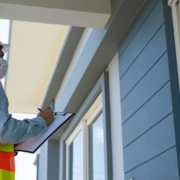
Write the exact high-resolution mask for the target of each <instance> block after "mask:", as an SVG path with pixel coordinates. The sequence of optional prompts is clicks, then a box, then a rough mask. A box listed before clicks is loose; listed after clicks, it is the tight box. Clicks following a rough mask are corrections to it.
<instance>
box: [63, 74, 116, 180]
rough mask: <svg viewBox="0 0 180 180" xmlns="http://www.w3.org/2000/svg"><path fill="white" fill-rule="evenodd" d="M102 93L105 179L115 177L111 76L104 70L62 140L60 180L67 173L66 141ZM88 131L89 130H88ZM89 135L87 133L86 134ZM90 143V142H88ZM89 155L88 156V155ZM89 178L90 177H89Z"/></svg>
mask: <svg viewBox="0 0 180 180" xmlns="http://www.w3.org/2000/svg"><path fill="white" fill-rule="evenodd" d="M101 93H102V112H103V129H104V155H105V159H104V160H105V180H112V179H113V171H112V145H111V119H110V102H109V78H108V72H104V73H103V74H102V75H101V76H100V78H99V79H98V81H97V82H96V84H95V85H94V87H93V88H92V90H91V92H90V93H89V95H88V96H87V97H86V99H85V101H84V103H83V104H82V105H81V107H80V109H79V110H78V112H77V113H76V115H75V116H74V118H73V119H72V121H71V123H70V124H69V126H68V127H67V129H66V130H65V132H64V133H63V136H62V139H61V141H60V152H61V153H60V171H59V175H60V180H66V175H67V163H68V162H67V161H66V156H67V155H66V153H67V150H66V148H67V147H66V141H67V139H68V137H69V136H70V135H71V134H72V132H73V131H74V130H75V128H76V127H77V126H78V124H80V122H81V121H83V120H84V119H83V118H85V117H86V115H87V113H88V112H89V111H90V110H91V106H92V105H93V104H94V102H95V101H96V99H97V98H98V96H99V95H100V94H101ZM86 132H87V131H86ZM84 136H87V133H86V134H85V135H84ZM86 143H88V142H86ZM86 152H87V151H86ZM86 157H87V156H86ZM86 162H87V160H86ZM86 167H87V168H86V170H89V166H88V164H86ZM84 177H86V178H87V179H88V177H89V174H88V171H86V173H84ZM88 180H89V179H88Z"/></svg>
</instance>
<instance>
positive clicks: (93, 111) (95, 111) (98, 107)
mask: <svg viewBox="0 0 180 180" xmlns="http://www.w3.org/2000/svg"><path fill="white" fill-rule="evenodd" d="M102 108H103V105H102V93H101V94H100V95H99V96H98V98H97V99H96V101H95V102H94V103H93V105H92V106H91V107H90V109H89V110H88V112H87V113H86V114H85V115H84V117H83V118H82V119H81V121H80V122H79V124H78V125H77V126H76V128H75V129H74V131H73V132H72V133H71V135H70V136H69V137H68V139H67V140H66V141H65V143H66V162H67V163H66V180H70V177H69V167H70V164H69V151H70V144H71V143H72V142H73V140H74V139H75V138H76V136H77V135H78V133H79V132H80V131H82V152H83V158H82V159H83V162H82V165H83V167H84V168H83V172H82V174H83V180H88V179H89V174H88V170H89V163H88V154H89V151H88V150H89V147H88V146H89V143H88V139H89V138H88V126H89V125H90V124H91V123H92V122H93V121H94V120H95V118H96V117H97V116H98V115H99V113H100V112H101V111H102Z"/></svg>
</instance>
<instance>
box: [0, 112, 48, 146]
mask: <svg viewBox="0 0 180 180" xmlns="http://www.w3.org/2000/svg"><path fill="white" fill-rule="evenodd" d="M46 130H47V125H46V122H45V120H44V119H43V118H42V117H40V116H39V117H36V118H34V119H24V120H17V119H15V118H12V116H11V114H8V113H6V112H3V111H1V110H0V143H8V144H18V143H20V142H22V141H24V140H26V139H29V138H32V137H35V136H37V135H39V134H40V133H41V132H43V131H46Z"/></svg>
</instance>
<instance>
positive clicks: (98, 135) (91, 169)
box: [66, 94, 105, 180]
mask: <svg viewBox="0 0 180 180" xmlns="http://www.w3.org/2000/svg"><path fill="white" fill-rule="evenodd" d="M103 127H104V120H103V113H102V95H101V94H100V95H99V97H98V98H97V100H96V101H95V102H94V104H93V105H92V107H91V108H90V109H89V111H88V112H87V113H86V115H85V116H84V117H83V118H82V120H81V121H80V123H79V124H78V125H77V127H76V128H75V130H74V131H73V132H72V134H71V135H70V136H69V137H68V139H67V140H66V147H67V148H66V151H67V153H66V162H67V165H66V180H105V165H104V164H105V163H104V161H105V160H104V157H105V153H104V147H105V146H104V128H103Z"/></svg>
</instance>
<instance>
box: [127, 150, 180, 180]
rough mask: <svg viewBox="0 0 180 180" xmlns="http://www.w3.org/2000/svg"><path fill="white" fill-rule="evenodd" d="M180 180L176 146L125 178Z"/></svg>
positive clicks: (136, 179)
mask: <svg viewBox="0 0 180 180" xmlns="http://www.w3.org/2000/svg"><path fill="white" fill-rule="evenodd" d="M132 178H133V179H134V180H179V175H178V165H177V152H176V147H174V148H172V149H170V150H169V151H167V152H164V153H163V154H161V155H159V156H157V157H155V158H153V159H151V160H150V161H148V162H147V163H145V164H144V165H142V166H139V167H137V168H135V169H134V170H132V171H130V172H128V173H126V174H125V180H130V179H132Z"/></svg>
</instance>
